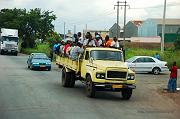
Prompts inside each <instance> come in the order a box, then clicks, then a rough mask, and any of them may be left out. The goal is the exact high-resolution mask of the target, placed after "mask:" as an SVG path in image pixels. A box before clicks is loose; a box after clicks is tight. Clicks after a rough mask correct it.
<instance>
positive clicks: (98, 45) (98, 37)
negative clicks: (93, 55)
mask: <svg viewBox="0 0 180 119" xmlns="http://www.w3.org/2000/svg"><path fill="white" fill-rule="evenodd" d="M95 44H96V47H100V46H102V40H101V38H100V35H96V39H95Z"/></svg>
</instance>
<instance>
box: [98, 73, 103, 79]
mask: <svg viewBox="0 0 180 119" xmlns="http://www.w3.org/2000/svg"><path fill="white" fill-rule="evenodd" d="M96 78H97V79H105V73H96Z"/></svg>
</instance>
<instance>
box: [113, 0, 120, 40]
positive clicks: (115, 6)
mask: <svg viewBox="0 0 180 119" xmlns="http://www.w3.org/2000/svg"><path fill="white" fill-rule="evenodd" d="M115 7H117V34H116V35H117V36H116V37H117V39H118V38H119V1H117V5H114V9H115Z"/></svg>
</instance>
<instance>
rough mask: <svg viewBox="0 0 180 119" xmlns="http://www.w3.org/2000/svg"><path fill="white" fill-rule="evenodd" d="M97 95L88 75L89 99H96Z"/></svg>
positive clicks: (87, 91)
mask: <svg viewBox="0 0 180 119" xmlns="http://www.w3.org/2000/svg"><path fill="white" fill-rule="evenodd" d="M95 93H96V90H95V87H94V84H93V82H92V80H91V76H90V75H88V76H87V77H86V94H87V96H88V97H95Z"/></svg>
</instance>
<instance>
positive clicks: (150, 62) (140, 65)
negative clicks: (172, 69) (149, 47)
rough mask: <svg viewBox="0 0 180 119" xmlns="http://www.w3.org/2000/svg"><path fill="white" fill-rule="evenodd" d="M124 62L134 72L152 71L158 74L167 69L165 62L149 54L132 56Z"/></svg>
mask: <svg viewBox="0 0 180 119" xmlns="http://www.w3.org/2000/svg"><path fill="white" fill-rule="evenodd" d="M126 62H127V65H128V67H129V68H130V69H132V70H134V71H135V72H152V73H153V74H155V75H158V74H159V73H160V72H164V71H168V70H169V69H168V67H167V62H165V61H160V60H158V59H156V58H154V57H150V56H134V57H132V58H130V59H128V60H126Z"/></svg>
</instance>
